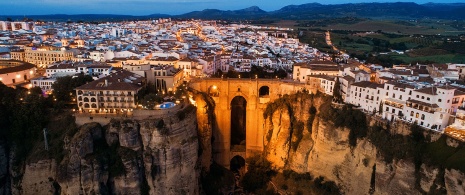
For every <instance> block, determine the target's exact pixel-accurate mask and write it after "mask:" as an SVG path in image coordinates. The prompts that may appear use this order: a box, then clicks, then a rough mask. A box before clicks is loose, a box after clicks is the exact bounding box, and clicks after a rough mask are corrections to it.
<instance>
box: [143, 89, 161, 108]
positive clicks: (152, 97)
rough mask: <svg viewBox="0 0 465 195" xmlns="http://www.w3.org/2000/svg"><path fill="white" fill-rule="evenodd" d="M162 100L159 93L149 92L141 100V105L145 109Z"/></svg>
mask: <svg viewBox="0 0 465 195" xmlns="http://www.w3.org/2000/svg"><path fill="white" fill-rule="evenodd" d="M161 102H163V98H162V97H161V96H159V95H156V94H153V93H150V94H147V95H145V96H144V98H143V99H142V100H141V104H142V106H144V107H145V108H147V109H153V108H154V107H155V105H156V104H157V103H161Z"/></svg>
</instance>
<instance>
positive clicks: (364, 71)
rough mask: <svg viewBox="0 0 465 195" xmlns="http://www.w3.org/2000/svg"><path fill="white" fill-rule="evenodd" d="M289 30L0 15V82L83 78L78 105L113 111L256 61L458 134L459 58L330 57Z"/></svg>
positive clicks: (46, 87)
mask: <svg viewBox="0 0 465 195" xmlns="http://www.w3.org/2000/svg"><path fill="white" fill-rule="evenodd" d="M290 31H292V30H291V29H287V28H277V27H262V26H253V25H243V24H225V23H222V22H221V21H202V20H183V21H176V20H171V19H158V20H150V21H132V22H119V23H109V22H108V23H100V24H97V23H95V24H93V23H55V22H7V21H0V59H1V64H0V65H1V66H2V69H0V81H1V82H3V83H4V84H5V85H8V86H23V87H27V88H31V87H40V88H41V89H42V91H43V93H44V94H46V95H50V94H52V93H53V88H52V85H53V83H55V82H56V80H57V79H58V78H60V77H64V76H75V75H77V74H84V75H89V76H91V77H92V78H93V79H94V81H92V82H90V83H88V84H85V85H83V86H80V87H78V88H76V97H75V99H76V100H75V101H76V104H77V105H78V109H79V111H81V112H87V113H89V112H94V113H96V112H110V113H113V112H117V111H118V110H123V109H124V110H125V111H130V110H132V109H136V108H138V105H137V96H136V94H137V93H138V92H139V91H140V90H141V89H142V88H143V87H144V86H145V85H147V84H149V83H150V84H152V85H154V86H155V88H156V91H157V92H158V93H160V94H163V95H165V94H166V95H172V94H173V93H176V91H177V89H178V88H179V87H180V86H183V84H185V83H187V82H188V81H189V80H191V79H194V78H208V77H214V76H215V75H223V76H224V75H225V73H227V72H231V71H233V72H238V73H241V72H249V71H251V69H252V68H253V67H261V68H263V70H264V71H267V72H273V71H276V70H285V71H286V72H288V73H289V75H288V77H287V78H284V79H283V80H285V81H286V82H295V83H300V84H302V85H304V86H307V87H308V88H312V89H314V90H313V92H316V91H320V92H321V93H325V94H328V95H333V96H340V98H341V99H342V102H337V103H346V104H352V105H354V106H355V107H358V108H359V109H362V110H364V111H365V112H366V113H367V114H373V115H377V116H379V117H381V118H383V119H386V120H389V121H394V120H403V121H405V122H409V123H416V124H418V125H420V126H422V127H424V128H426V129H430V130H433V131H438V132H451V134H454V135H456V137H457V138H458V139H463V138H464V136H462V131H463V132H465V104H464V99H465V82H463V80H464V78H465V71H464V69H465V64H451V63H449V64H412V65H394V66H393V67H392V68H385V67H382V66H380V65H376V64H365V63H363V62H360V61H358V60H357V59H349V56H348V55H346V54H341V55H339V56H337V59H332V57H334V56H331V55H329V54H327V53H324V52H320V51H319V50H318V49H316V48H312V47H310V46H309V45H308V44H304V43H301V42H300V41H299V39H297V38H295V37H292V36H290V34H288V32H290ZM321 38H322V39H323V38H325V37H321ZM23 63H24V64H23ZM18 64H22V65H18ZM31 64H32V65H34V66H31ZM334 90H337V92H335V91H334ZM338 101H339V100H338Z"/></svg>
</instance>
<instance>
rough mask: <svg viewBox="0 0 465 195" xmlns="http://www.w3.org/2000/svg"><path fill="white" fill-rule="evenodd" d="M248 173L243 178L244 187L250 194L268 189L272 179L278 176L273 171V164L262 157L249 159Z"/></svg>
mask: <svg viewBox="0 0 465 195" xmlns="http://www.w3.org/2000/svg"><path fill="white" fill-rule="evenodd" d="M247 161H248V167H247V169H248V171H247V173H246V174H245V175H244V177H243V178H242V181H241V183H242V186H243V187H244V189H245V190H246V191H248V192H255V191H256V190H259V189H263V188H265V187H266V185H267V184H268V182H269V181H271V177H272V176H274V175H276V172H275V171H274V170H273V169H271V163H270V162H269V161H267V160H266V159H264V158H263V157H260V156H254V157H250V158H248V159H247Z"/></svg>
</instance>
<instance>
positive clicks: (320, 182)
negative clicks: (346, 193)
mask: <svg viewBox="0 0 465 195" xmlns="http://www.w3.org/2000/svg"><path fill="white" fill-rule="evenodd" d="M313 182H314V183H315V186H316V187H317V188H319V189H322V190H324V191H325V192H326V193H325V194H342V193H341V192H340V191H339V187H338V186H337V185H336V183H335V182H334V181H325V178H324V177H322V176H320V177H317V178H316V179H315V180H314V181H313Z"/></svg>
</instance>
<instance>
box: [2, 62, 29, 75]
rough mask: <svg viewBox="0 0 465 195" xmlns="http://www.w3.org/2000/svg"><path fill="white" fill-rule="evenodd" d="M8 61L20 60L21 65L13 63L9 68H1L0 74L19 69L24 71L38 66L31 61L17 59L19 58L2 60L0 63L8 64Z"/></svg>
mask: <svg viewBox="0 0 465 195" xmlns="http://www.w3.org/2000/svg"><path fill="white" fill-rule="evenodd" d="M8 62H16V63H17V62H19V63H20V65H12V66H11V67H8V68H2V69H0V74H8V73H12V72H19V71H24V70H28V69H32V68H35V67H36V66H35V65H34V64H31V63H27V62H22V61H17V60H0V65H1V64H8Z"/></svg>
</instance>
